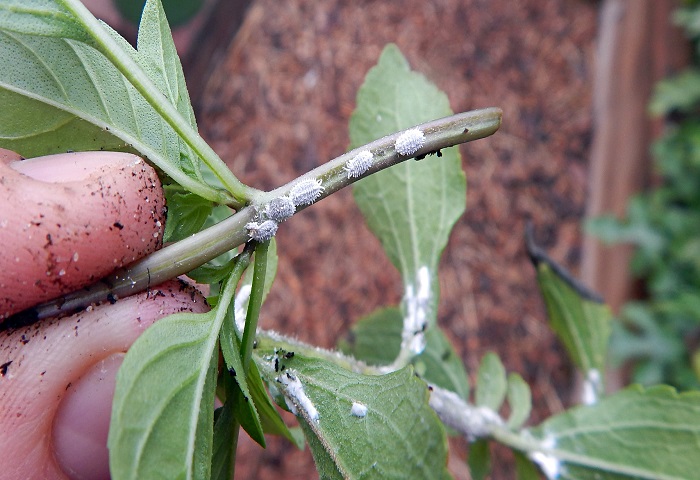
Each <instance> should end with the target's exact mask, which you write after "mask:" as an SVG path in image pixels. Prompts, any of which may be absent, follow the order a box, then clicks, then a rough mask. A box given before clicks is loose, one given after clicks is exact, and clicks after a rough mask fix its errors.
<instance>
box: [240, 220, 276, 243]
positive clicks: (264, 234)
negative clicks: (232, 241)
mask: <svg viewBox="0 0 700 480" xmlns="http://www.w3.org/2000/svg"><path fill="white" fill-rule="evenodd" d="M245 228H246V229H247V230H248V236H249V237H250V238H252V239H253V240H255V241H258V242H266V241H268V240H269V239H271V238H272V237H274V236H275V233H277V222H275V221H274V220H265V221H264V222H261V223H258V222H250V223H247V224H246V226H245Z"/></svg>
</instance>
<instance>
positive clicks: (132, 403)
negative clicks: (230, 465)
mask: <svg viewBox="0 0 700 480" xmlns="http://www.w3.org/2000/svg"><path fill="white" fill-rule="evenodd" d="M217 313H218V312H217V311H215V310H214V311H211V312H208V313H204V314H184V313H183V314H176V315H171V316H169V317H166V318H164V319H162V320H160V321H158V322H156V323H155V324H153V325H152V326H151V327H150V328H148V329H147V330H146V331H145V332H144V333H143V334H142V335H141V336H140V337H139V338H138V339H137V340H136V342H135V343H134V344H133V345H132V346H131V348H130V349H129V351H128V353H127V355H126V357H125V358H124V363H123V364H122V366H121V368H120V369H119V373H118V374H117V388H116V391H115V395H114V404H113V408H112V419H111V428H110V431H109V441H108V445H109V450H110V470H111V473H112V478H114V479H124V478H200V477H199V476H198V473H202V471H203V470H204V469H205V465H202V464H201V462H202V461H204V463H205V464H206V465H208V466H211V438H212V430H211V429H212V424H213V422H212V421H210V420H211V419H212V415H213V401H214V397H213V395H214V382H213V380H212V379H211V378H210V377H211V376H212V374H211V372H212V367H211V365H212V363H213V359H214V352H215V350H216V346H217V337H218V335H217V334H218V328H216V327H217V325H216V323H217ZM174 373H175V375H174ZM205 387H206V388H205ZM207 410H210V411H211V412H212V413H211V414H209V415H207V416H206V417H204V418H202V419H201V422H205V421H207V422H209V423H208V426H209V431H208V433H207V432H204V431H203V428H204V424H203V423H202V424H201V425H200V416H201V415H202V412H203V411H207ZM207 435H208V439H209V445H206V444H205V445H203V446H202V445H200V444H199V441H200V440H201V439H203V438H204V436H207ZM198 447H201V448H199V449H198ZM195 463H196V464H195Z"/></svg>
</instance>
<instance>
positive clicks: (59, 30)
mask: <svg viewBox="0 0 700 480" xmlns="http://www.w3.org/2000/svg"><path fill="white" fill-rule="evenodd" d="M0 30H10V31H15V32H20V33H27V34H30V35H45V36H52V37H64V38H70V39H73V40H78V41H81V42H88V41H89V38H90V36H89V33H88V32H87V31H86V30H85V28H84V26H83V25H82V24H81V23H80V21H79V20H78V19H77V18H76V17H75V15H73V12H72V11H71V10H70V9H69V8H67V6H66V3H65V2H60V1H55V0H31V1H28V0H3V2H2V3H1V4H0Z"/></svg>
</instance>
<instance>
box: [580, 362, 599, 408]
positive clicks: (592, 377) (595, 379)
mask: <svg viewBox="0 0 700 480" xmlns="http://www.w3.org/2000/svg"><path fill="white" fill-rule="evenodd" d="M601 380H602V379H601V378H600V372H599V371H598V370H596V369H595V368H594V369H591V370H589V371H588V373H587V374H586V379H585V380H584V381H583V393H582V394H581V403H583V404H584V405H593V404H594V403H596V402H597V401H598V396H599V394H600V389H601Z"/></svg>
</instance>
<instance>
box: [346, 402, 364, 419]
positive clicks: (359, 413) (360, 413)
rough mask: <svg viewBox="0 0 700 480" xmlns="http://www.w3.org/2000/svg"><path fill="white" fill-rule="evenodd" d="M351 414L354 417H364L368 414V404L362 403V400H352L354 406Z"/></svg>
mask: <svg viewBox="0 0 700 480" xmlns="http://www.w3.org/2000/svg"><path fill="white" fill-rule="evenodd" d="M350 415H352V416H353V417H358V418H364V417H366V416H367V406H366V405H363V404H361V403H360V402H352V407H350Z"/></svg>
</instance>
